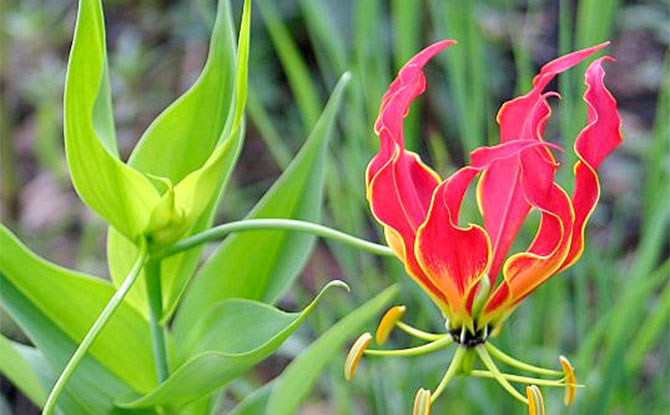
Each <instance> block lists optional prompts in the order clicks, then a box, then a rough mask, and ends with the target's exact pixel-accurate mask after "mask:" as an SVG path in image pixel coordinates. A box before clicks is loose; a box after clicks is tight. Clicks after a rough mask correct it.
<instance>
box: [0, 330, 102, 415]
mask: <svg viewBox="0 0 670 415" xmlns="http://www.w3.org/2000/svg"><path fill="white" fill-rule="evenodd" d="M0 337H1V336H0ZM1 338H2V339H3V343H6V346H8V347H9V348H11V350H6V349H5V348H4V346H3V349H2V356H3V358H2V360H0V362H1V363H2V367H1V371H2V373H3V374H5V375H8V377H9V379H10V381H11V382H13V383H14V385H15V386H16V387H17V388H18V389H19V390H21V391H22V392H23V393H24V394H26V396H28V397H29V398H30V399H31V400H32V401H33V403H35V405H37V406H39V407H40V408H42V407H43V405H44V402H45V401H46V393H47V391H48V390H49V389H50V387H51V385H53V383H54V382H55V381H56V375H54V372H53V369H52V368H51V366H50V365H49V363H48V362H47V360H46V358H45V357H44V355H43V354H42V353H41V352H40V351H39V350H37V349H36V348H34V347H30V346H26V345H23V344H20V343H16V342H13V341H11V340H8V339H6V338H5V337H1ZM16 361H21V362H22V363H20V367H16V369H19V370H21V373H20V376H21V377H26V376H27V375H28V374H29V376H30V377H31V378H32V379H31V381H30V382H31V384H26V382H25V381H22V380H21V379H17V377H16V375H14V376H12V375H11V371H12V369H11V368H9V367H8V366H9V365H10V364H12V365H15V364H16V363H15V362H16ZM33 382H37V383H38V385H34V383H33ZM32 388H37V389H39V390H42V391H44V392H43V393H44V397H43V398H38V397H34V396H33V394H34V393H35V391H34V390H32ZM79 392H84V391H79ZM38 393H40V394H42V392H38ZM75 393H76V392H74V393H73V392H72V390H71V389H70V390H65V392H64V393H63V394H62V395H61V397H60V399H59V400H58V406H57V410H58V412H59V413H62V414H81V415H93V412H92V411H90V410H89V409H87V408H86V407H85V406H83V405H82V404H81V403H79V402H77V400H76V399H75V398H73V396H72V395H74V394H75ZM75 396H76V395H75ZM0 413H3V412H1V411H0Z"/></svg>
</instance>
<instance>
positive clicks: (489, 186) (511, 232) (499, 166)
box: [477, 42, 608, 285]
mask: <svg viewBox="0 0 670 415" xmlns="http://www.w3.org/2000/svg"><path fill="white" fill-rule="evenodd" d="M607 45H608V42H606V43H602V44H600V45H597V46H594V47H591V48H588V49H583V50H580V51H576V52H573V53H570V54H568V55H565V56H562V57H560V58H557V59H555V60H553V61H551V62H549V63H547V64H546V65H544V66H543V67H542V69H541V70H540V73H539V74H538V75H537V76H536V77H535V78H534V79H533V88H532V89H531V91H530V92H529V93H527V94H526V95H523V96H520V97H517V98H515V99H513V100H511V101H508V102H506V103H505V104H503V106H502V107H501V108H500V111H499V112H498V117H497V121H498V124H499V125H500V142H501V143H507V142H510V141H515V140H540V141H541V140H542V135H543V133H544V127H545V125H546V122H547V120H548V119H549V117H550V115H551V109H550V107H549V105H548V103H547V97H549V96H551V95H557V94H556V93H551V92H550V93H547V94H543V90H544V88H545V87H546V86H547V85H548V84H549V82H551V81H552V80H553V79H554V77H556V75H558V74H559V73H561V72H563V71H565V70H567V69H569V68H571V67H572V66H574V65H577V64H578V63H579V62H581V61H582V60H584V59H585V58H587V57H588V56H590V55H592V54H593V53H595V52H597V51H599V50H600V49H602V48H604V47H605V46H607ZM545 154H546V156H547V157H551V155H550V153H549V152H545ZM519 180H520V165H519V163H518V162H517V161H516V160H513V159H508V160H500V161H497V162H495V163H492V164H491V165H490V166H489V167H488V168H487V169H486V170H485V171H484V173H483V174H482V176H481V178H480V180H479V183H478V187H477V202H478V204H479V209H480V211H481V213H482V216H483V218H484V227H485V229H486V231H487V232H488V233H489V235H490V236H491V240H492V242H493V262H492V265H491V270H490V274H489V275H490V278H491V283H492V285H493V284H494V283H495V281H496V279H497V276H498V273H499V271H500V268H501V266H502V264H503V262H504V260H505V256H506V255H507V252H508V251H509V248H510V246H511V245H512V242H513V241H514V239H515V237H516V235H517V233H518V232H519V229H520V228H521V225H522V224H523V221H524V220H525V218H526V216H528V213H529V212H530V208H531V206H530V205H529V204H528V203H527V202H526V200H525V198H524V196H523V191H522V188H521V186H520V183H519Z"/></svg>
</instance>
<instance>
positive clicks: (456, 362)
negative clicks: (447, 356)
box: [430, 346, 467, 403]
mask: <svg viewBox="0 0 670 415" xmlns="http://www.w3.org/2000/svg"><path fill="white" fill-rule="evenodd" d="M466 351H467V349H466V348H465V347H463V346H458V349H456V353H454V358H453V359H452V360H451V363H450V364H449V367H448V368H447V371H446V372H445V374H444V377H443V378H442V380H441V381H440V383H439V385H437V388H435V392H433V395H432V396H431V397H430V402H431V403H433V402H435V400H436V399H437V398H438V397H439V396H440V395H441V394H442V392H444V389H445V388H446V387H447V384H449V382H450V381H451V379H453V377H454V376H455V375H456V372H457V371H458V369H460V367H461V363H462V362H463V357H464V356H465V352H466Z"/></svg>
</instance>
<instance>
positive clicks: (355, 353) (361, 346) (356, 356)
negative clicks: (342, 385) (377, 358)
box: [344, 333, 372, 380]
mask: <svg viewBox="0 0 670 415" xmlns="http://www.w3.org/2000/svg"><path fill="white" fill-rule="evenodd" d="M371 341H372V335H371V334H370V333H363V334H361V336H360V337H359V338H358V339H356V341H355V342H354V345H353V346H351V350H349V354H348V355H347V358H346V359H345V360H344V378H345V379H346V380H351V378H353V377H354V373H356V368H357V367H358V362H359V361H360V360H361V357H362V356H363V353H364V352H365V349H367V348H368V346H369V345H370V342H371Z"/></svg>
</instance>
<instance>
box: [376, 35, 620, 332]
mask: <svg viewBox="0 0 670 415" xmlns="http://www.w3.org/2000/svg"><path fill="white" fill-rule="evenodd" d="M454 43H456V42H455V41H452V40H446V41H442V42H438V43H435V44H433V45H431V46H429V47H427V48H426V49H424V50H423V51H421V52H419V53H418V54H417V55H416V56H414V57H413V58H412V59H411V60H410V61H409V62H408V63H407V64H406V65H405V66H404V67H403V68H402V69H401V70H400V72H399V74H398V77H397V78H396V79H395V80H394V81H393V82H392V83H391V85H390V86H389V90H388V91H387V92H386V94H385V95H384V97H383V98H382V103H381V108H380V111H379V117H378V119H377V121H376V123H375V132H376V133H377V134H378V135H379V139H380V148H379V153H378V154H377V155H376V156H375V157H374V158H373V159H372V160H371V162H370V164H369V166H368V169H367V172H366V184H367V197H368V200H369V202H370V207H371V209H372V212H373V214H374V216H375V217H376V218H377V220H378V221H379V222H380V223H381V224H382V225H383V226H384V232H385V236H386V240H387V242H388V244H389V246H390V247H391V248H392V249H393V251H394V252H395V253H396V255H397V256H398V257H399V258H400V259H401V260H402V261H403V262H404V263H405V267H406V270H407V272H408V273H409V275H410V276H411V277H412V278H413V279H414V280H415V281H416V282H417V283H418V284H419V285H420V286H421V287H422V288H423V289H424V290H425V291H426V292H427V293H428V294H429V295H430V297H431V298H432V299H433V300H434V302H435V303H436V304H437V305H438V306H439V307H440V309H441V310H442V312H443V313H444V315H445V317H446V318H447V319H448V320H449V327H448V328H449V329H450V330H454V331H455V330H460V329H461V328H462V327H467V328H469V329H470V331H472V332H473V334H474V333H476V332H477V331H478V330H480V329H483V328H485V327H489V326H496V325H497V324H499V323H500V322H502V321H503V320H504V319H505V318H506V317H507V316H508V315H509V313H510V312H511V311H512V310H513V309H514V308H515V307H516V306H517V305H518V304H519V302H520V301H521V300H522V299H523V298H525V297H526V296H527V295H528V294H530V293H531V292H532V291H533V290H535V289H536V288H537V287H538V286H540V285H541V284H542V283H544V282H545V281H546V280H547V279H549V278H550V277H551V276H553V275H555V274H556V273H558V272H560V271H562V270H563V269H565V268H567V267H569V266H570V265H572V264H573V263H574V262H575V261H577V259H578V258H579V256H580V255H581V253H582V251H583V249H584V229H585V226H586V223H587V221H588V218H589V216H590V214H591V213H592V212H593V210H594V208H595V205H596V203H597V200H598V197H599V194H600V188H599V183H598V175H597V173H596V169H597V168H598V166H599V165H600V163H601V162H602V160H603V159H604V158H605V157H606V156H607V155H608V154H609V153H610V152H611V151H612V150H613V149H614V147H616V146H617V145H618V144H619V143H621V141H622V137H621V132H620V124H621V121H620V118H619V114H618V111H617V103H616V100H615V99H614V97H613V96H612V95H611V94H610V92H609V91H608V90H607V88H606V87H605V85H604V83H603V78H604V74H605V72H604V70H603V68H602V63H603V62H604V61H606V60H612V58H609V57H603V58H599V59H597V60H595V61H594V62H593V63H592V64H591V65H590V66H589V67H588V69H587V70H586V75H585V83H586V85H587V91H586V93H585V95H584V100H585V101H586V104H587V105H588V123H587V126H586V127H585V128H584V129H583V130H582V132H581V133H580V134H579V136H578V137H577V139H576V141H575V145H574V150H575V152H576V154H577V156H578V158H579V161H578V162H577V163H576V164H575V166H574V178H575V185H574V192H573V194H572V197H570V196H569V195H568V194H567V193H566V192H565V191H564V190H563V189H562V188H561V187H560V186H559V185H558V184H557V183H556V182H555V181H554V174H555V172H556V170H557V168H558V167H559V164H558V162H557V161H556V159H555V158H554V156H553V154H552V151H551V148H555V147H556V146H554V145H551V144H549V143H546V142H544V141H543V139H542V136H543V132H544V127H545V124H546V122H547V120H548V118H549V117H550V115H551V110H550V107H549V105H548V103H547V98H548V97H549V96H552V95H557V94H556V93H555V92H548V93H545V92H544V90H545V88H546V87H547V85H548V84H549V83H550V82H551V80H552V79H553V78H554V77H555V76H556V75H557V74H559V73H561V72H563V71H565V70H567V69H569V68H570V67H572V66H575V65H576V64H578V63H579V62H581V61H582V60H584V59H585V58H587V57H588V56H590V55H591V54H593V53H595V52H597V51H599V50H600V49H602V48H604V47H605V46H607V44H608V43H603V44H600V45H597V46H594V47H592V48H589V49H584V50H580V51H577V52H574V53H571V54H568V55H565V56H563V57H560V58H558V59H555V60H553V61H551V62H549V63H548V64H546V65H545V66H543V67H542V69H541V71H540V73H539V74H538V75H537V76H536V77H535V79H534V80H533V88H532V90H531V91H530V92H529V93H527V94H526V95H524V96H521V97H518V98H515V99H513V100H511V101H509V102H506V103H505V104H504V105H503V106H502V108H501V109H500V112H499V113H498V118H497V120H498V123H499V125H500V144H499V145H497V146H495V147H480V148H478V149H476V150H474V151H473V152H472V153H471V154H470V162H471V164H470V165H469V166H466V167H463V168H461V169H459V170H458V171H456V172H455V173H453V174H452V175H451V176H449V177H448V178H446V179H445V180H441V179H440V177H439V176H438V174H437V173H435V172H434V171H433V170H431V169H430V167H428V166H426V165H425V164H423V162H422V161H421V159H420V158H419V156H418V155H417V154H415V153H412V152H410V151H407V150H406V149H405V147H404V144H403V118H404V117H405V116H406V115H407V113H408V110H409V106H410V104H411V103H412V101H413V100H414V99H415V98H416V97H418V96H419V95H420V94H421V93H423V91H424V90H425V87H426V78H425V76H424V74H423V66H424V65H425V64H426V63H427V62H428V61H429V60H430V59H431V58H432V57H433V56H435V55H436V54H437V53H438V52H440V51H441V50H442V49H444V48H446V47H447V46H450V45H452V44H454ZM477 176H479V182H478V184H477V192H476V194H477V202H478V205H479V210H480V212H481V214H482V217H483V222H484V223H483V226H479V225H476V224H468V225H467V226H461V225H460V224H459V210H460V205H461V201H462V199H463V196H464V194H465V192H466V190H467V189H468V187H469V186H470V184H471V182H472V181H473V180H474V179H475V178H476V177H477ZM532 209H536V210H538V211H539V212H540V213H541V222H540V225H539V228H538V230H537V233H536V235H535V238H534V240H533V242H532V243H531V244H530V246H529V247H528V249H527V250H526V251H525V252H520V253H515V254H513V255H511V256H509V257H507V254H508V251H509V249H510V246H511V244H512V242H513V241H514V239H515V237H516V235H517V233H518V231H519V229H520V227H521V225H522V223H523V222H524V220H525V219H526V217H527V216H528V214H529V213H530V211H531V210H532ZM501 273H502V277H499V274H501Z"/></svg>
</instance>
